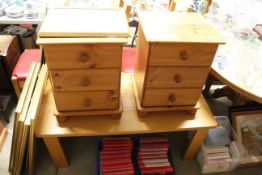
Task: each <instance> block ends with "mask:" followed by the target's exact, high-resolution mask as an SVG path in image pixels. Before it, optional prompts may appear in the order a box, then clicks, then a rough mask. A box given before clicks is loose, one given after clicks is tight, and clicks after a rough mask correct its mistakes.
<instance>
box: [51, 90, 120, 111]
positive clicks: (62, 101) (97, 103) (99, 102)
mask: <svg viewBox="0 0 262 175" xmlns="http://www.w3.org/2000/svg"><path fill="white" fill-rule="evenodd" d="M54 98H55V101H56V107H57V110H58V111H77V110H80V111H81V110H106V109H117V108H118V107H119V91H114V90H107V91H86V92H54Z"/></svg>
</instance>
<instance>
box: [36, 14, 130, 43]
mask: <svg viewBox="0 0 262 175" xmlns="http://www.w3.org/2000/svg"><path fill="white" fill-rule="evenodd" d="M128 36H129V29H128V22H127V18H126V15H125V12H124V10H121V9H115V10H90V9H52V10H50V11H49V12H48V14H47V16H46V18H45V20H44V22H43V24H42V26H41V28H40V31H39V33H38V37H41V38H44V37H56V38H60V37H71V38H72V37H76V38H77V37H79V38H81V37H112V38H114V37H128Z"/></svg>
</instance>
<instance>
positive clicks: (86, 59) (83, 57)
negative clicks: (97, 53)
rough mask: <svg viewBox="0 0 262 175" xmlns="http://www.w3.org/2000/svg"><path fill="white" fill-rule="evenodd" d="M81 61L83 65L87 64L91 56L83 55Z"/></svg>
mask: <svg viewBox="0 0 262 175" xmlns="http://www.w3.org/2000/svg"><path fill="white" fill-rule="evenodd" d="M79 60H80V61H81V62H82V63H86V62H87V61H88V60H89V56H88V55H87V54H86V53H82V54H81V55H80V57H79Z"/></svg>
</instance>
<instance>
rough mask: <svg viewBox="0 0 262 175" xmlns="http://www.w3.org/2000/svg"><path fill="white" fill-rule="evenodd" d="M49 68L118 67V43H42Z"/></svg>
mask: <svg viewBox="0 0 262 175" xmlns="http://www.w3.org/2000/svg"><path fill="white" fill-rule="evenodd" d="M44 50H45V54H46V61H47V64H48V68H49V69H74V68H118V67H120V64H121V57H122V45H120V44H112V43H110V44H58V45H44Z"/></svg>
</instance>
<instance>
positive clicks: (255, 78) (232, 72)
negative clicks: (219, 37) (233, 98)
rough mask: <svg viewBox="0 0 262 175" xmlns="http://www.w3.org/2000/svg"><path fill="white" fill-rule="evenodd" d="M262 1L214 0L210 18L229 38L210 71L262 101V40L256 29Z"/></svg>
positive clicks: (238, 89) (227, 83) (236, 89)
mask: <svg viewBox="0 0 262 175" xmlns="http://www.w3.org/2000/svg"><path fill="white" fill-rule="evenodd" d="M261 8H262V1H261V0H254V1H245V0H238V1H221V0H213V6H212V8H210V10H209V12H208V13H207V14H206V17H207V19H209V20H210V22H211V23H212V24H213V25H214V26H216V28H217V29H218V30H219V31H220V32H221V33H222V34H223V35H224V36H225V37H226V39H227V41H226V44H225V45H221V46H219V48H218V50H217V54H216V56H215V58H214V61H213V64H212V69H211V74H212V75H214V76H215V77H216V78H217V79H219V80H220V81H221V82H223V83H224V84H225V85H227V86H228V87H229V88H231V89H233V90H234V91H236V92H237V93H239V94H241V95H242V96H244V97H247V98H249V99H250V100H253V101H256V102H258V103H262V59H261V55H262V42H261V41H260V40H259V39H258V37H257V34H256V33H255V32H254V31H253V27H255V25H256V24H261V23H262V16H261V15H260V14H261Z"/></svg>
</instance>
